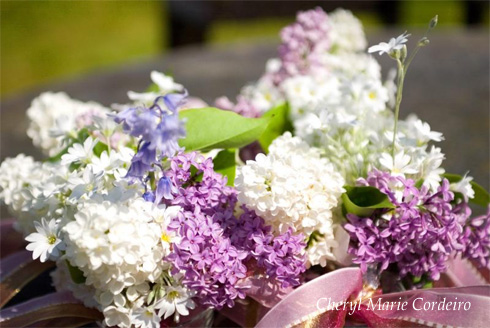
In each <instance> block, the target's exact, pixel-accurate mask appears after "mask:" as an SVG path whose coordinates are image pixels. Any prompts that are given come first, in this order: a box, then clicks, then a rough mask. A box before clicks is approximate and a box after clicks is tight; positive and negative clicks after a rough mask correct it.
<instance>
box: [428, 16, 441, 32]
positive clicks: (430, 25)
mask: <svg viewBox="0 0 490 328" xmlns="http://www.w3.org/2000/svg"><path fill="white" fill-rule="evenodd" d="M438 18H439V16H438V15H435V16H434V17H433V18H432V19H431V20H430V23H429V28H431V29H432V28H434V27H436V25H437V19H438Z"/></svg>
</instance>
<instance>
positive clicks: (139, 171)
mask: <svg viewBox="0 0 490 328" xmlns="http://www.w3.org/2000/svg"><path fill="white" fill-rule="evenodd" d="M186 97H187V93H185V94H167V95H165V96H161V97H157V98H156V99H155V101H154V103H153V105H152V106H150V107H149V108H146V107H130V108H127V109H125V110H123V111H122V112H120V113H118V114H117V115H115V117H114V120H115V121H116V122H117V123H122V125H123V129H124V132H125V133H127V134H129V135H131V136H133V137H136V138H140V142H139V144H138V151H137V153H136V155H135V156H134V157H133V159H132V161H131V166H130V168H129V170H128V174H127V175H128V177H129V178H131V179H133V180H143V178H144V177H145V175H146V174H147V173H148V172H151V171H153V170H154V164H155V163H157V162H158V161H159V160H161V159H162V158H163V157H171V156H173V155H174V154H175V153H176V152H177V151H179V150H180V147H179V144H178V139H179V138H183V137H185V129H184V123H183V122H182V121H181V120H179V115H178V108H179V107H180V106H181V105H182V104H183V102H184V100H185V99H186Z"/></svg>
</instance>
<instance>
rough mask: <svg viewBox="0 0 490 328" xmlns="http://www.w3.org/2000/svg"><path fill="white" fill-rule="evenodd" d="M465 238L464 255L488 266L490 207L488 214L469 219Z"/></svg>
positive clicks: (489, 255)
mask: <svg viewBox="0 0 490 328" xmlns="http://www.w3.org/2000/svg"><path fill="white" fill-rule="evenodd" d="M463 240H464V242H465V246H466V247H465V250H464V251H463V257H465V258H467V259H470V260H475V261H477V262H478V263H479V264H480V266H482V267H488V266H489V264H490V207H489V208H488V210H487V214H485V215H481V216H478V217H475V218H472V219H470V220H469V221H468V223H467V225H466V227H465V230H464V234H463Z"/></svg>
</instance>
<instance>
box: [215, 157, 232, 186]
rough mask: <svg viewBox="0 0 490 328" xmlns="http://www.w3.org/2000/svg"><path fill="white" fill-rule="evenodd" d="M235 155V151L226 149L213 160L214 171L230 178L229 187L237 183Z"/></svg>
mask: <svg viewBox="0 0 490 328" xmlns="http://www.w3.org/2000/svg"><path fill="white" fill-rule="evenodd" d="M235 153H236V150H235V149H224V150H222V151H220V152H219V153H218V155H216V157H215V158H214V159H213V163H214V170H215V171H216V172H218V173H220V174H222V175H224V176H226V177H227V178H228V182H227V185H228V186H233V184H234V182H235V173H236V161H235Z"/></svg>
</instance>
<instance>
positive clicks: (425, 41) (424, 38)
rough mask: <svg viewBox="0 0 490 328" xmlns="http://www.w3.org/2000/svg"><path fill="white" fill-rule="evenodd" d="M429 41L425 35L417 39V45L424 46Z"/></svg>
mask: <svg viewBox="0 0 490 328" xmlns="http://www.w3.org/2000/svg"><path fill="white" fill-rule="evenodd" d="M429 43H430V41H429V39H427V38H426V37H425V36H424V37H423V38H422V39H420V40H419V43H418V45H419V47H424V46H426V45H428V44H429Z"/></svg>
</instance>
